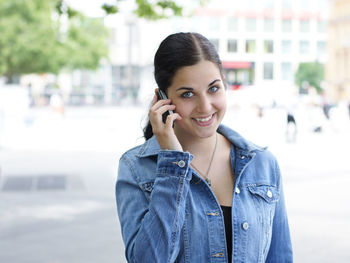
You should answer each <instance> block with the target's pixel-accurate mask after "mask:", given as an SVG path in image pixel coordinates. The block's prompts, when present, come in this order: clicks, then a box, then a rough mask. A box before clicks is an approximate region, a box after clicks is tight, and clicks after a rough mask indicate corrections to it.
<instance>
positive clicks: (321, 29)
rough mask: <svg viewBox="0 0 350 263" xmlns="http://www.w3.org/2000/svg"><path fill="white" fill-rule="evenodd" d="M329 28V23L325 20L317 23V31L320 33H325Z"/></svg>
mask: <svg viewBox="0 0 350 263" xmlns="http://www.w3.org/2000/svg"><path fill="white" fill-rule="evenodd" d="M326 28H327V23H326V21H324V20H319V21H317V31H318V33H325V32H326Z"/></svg>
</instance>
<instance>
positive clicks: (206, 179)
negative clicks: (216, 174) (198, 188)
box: [191, 133, 218, 186]
mask: <svg viewBox="0 0 350 263" xmlns="http://www.w3.org/2000/svg"><path fill="white" fill-rule="evenodd" d="M215 138H216V139H215V146H214V150H213V153H212V155H211V159H210V163H209V166H208V169H207V172H206V174H203V173H202V172H201V171H200V170H199V169H198V168H197V167H196V166H194V164H193V163H191V166H192V167H193V168H194V169H195V170H196V171H197V172H198V173H199V174H200V175H201V176H203V177H204V180H205V181H206V182H207V183H208V185H209V186H211V180H210V178H209V172H210V168H211V164H212V163H213V160H214V156H215V152H216V148H217V145H218V134H217V133H216V137H215Z"/></svg>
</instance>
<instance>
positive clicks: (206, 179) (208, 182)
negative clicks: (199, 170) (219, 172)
mask: <svg viewBox="0 0 350 263" xmlns="http://www.w3.org/2000/svg"><path fill="white" fill-rule="evenodd" d="M205 181H206V182H207V184H208V185H209V186H210V187H211V181H210V179H209V178H205Z"/></svg>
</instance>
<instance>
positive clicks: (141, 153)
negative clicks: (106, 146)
mask: <svg viewBox="0 0 350 263" xmlns="http://www.w3.org/2000/svg"><path fill="white" fill-rule="evenodd" d="M159 149H160V148H159V146H158V142H157V140H156V139H155V138H153V137H152V138H151V139H149V140H147V141H146V142H145V143H143V144H141V145H138V146H135V147H133V148H131V149H129V150H128V151H126V152H125V153H124V154H123V155H122V156H121V157H120V160H119V165H118V180H121V179H123V180H124V179H125V180H130V179H131V178H134V179H132V180H136V182H138V183H142V182H143V181H150V180H154V177H155V171H156V165H157V158H158V153H159Z"/></svg>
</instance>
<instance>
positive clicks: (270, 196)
mask: <svg viewBox="0 0 350 263" xmlns="http://www.w3.org/2000/svg"><path fill="white" fill-rule="evenodd" d="M267 197H268V198H272V192H271V191H270V190H267Z"/></svg>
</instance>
